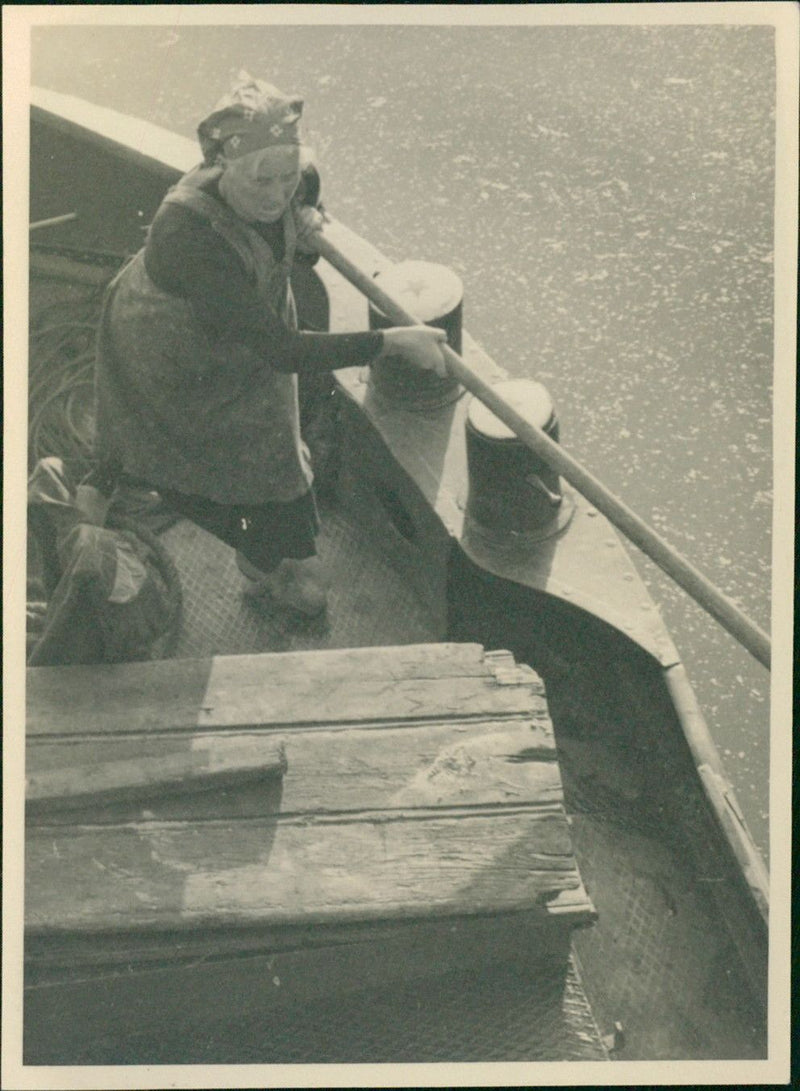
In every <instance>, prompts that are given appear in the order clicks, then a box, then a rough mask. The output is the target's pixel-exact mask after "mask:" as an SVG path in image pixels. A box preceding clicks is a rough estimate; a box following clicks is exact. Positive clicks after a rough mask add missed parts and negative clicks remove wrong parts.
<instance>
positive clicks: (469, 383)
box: [315, 235, 770, 668]
mask: <svg viewBox="0 0 800 1091" xmlns="http://www.w3.org/2000/svg"><path fill="white" fill-rule="evenodd" d="M315 241H316V245H317V249H318V250H319V253H320V254H321V255H322V256H323V257H324V258H325V259H326V260H327V261H328V262H330V264H331V265H333V266H334V268H336V269H338V271H339V272H340V273H341V274H342V275H343V276H344V277H345V278H346V279H347V280H349V281H350V283H351V284H353V286H354V287H356V288H358V290H359V291H360V292H362V293H363V294H364V295H365V296H366V297H367V298H368V299H369V300H371V301H372V303H374V304H375V306H376V307H378V308H379V309H380V310H381V311H382V312H383V314H385V315H386V317H387V318H388V319H389V320H390V321H391V322H394V323H395V324H396V325H398V326H409V325H420V324H421V323H420V321H419V319H417V318H415V316H414V315H413V314H411V313H410V312H409V311H407V310H406V309H405V308H404V307H403V306H402V305H401V304H400V303H399V302H398V301H397V300H396V299H394V298H393V297H392V296H391V295H389V294H388V293H387V292H385V291H384V290H383V289H382V288H381V287H380V285H378V284H377V283H376V281H375V280H374V278H373V277H371V276H369V274H368V273H366V272H365V271H364V270H363V269H361V268H360V267H359V266H358V265H356V264H355V263H354V262H353V261H351V259H350V258H348V257H347V255H346V254H343V253H342V252H341V250H339V248H338V247H337V246H335V245H334V244H333V243H332V242H331V241H330V239H328V238H325V236H324V235H319V236H318V237H317V238H316V240H315ZM444 355H445V358H446V360H447V366H448V368H449V370H450V372H451V374H452V375H453V376H454V377H455V378H457V379H458V380H459V382H460V383H461V384H462V385H463V386H464V387H466V389H467V390H469V391H470V393H472V394H474V395H475V397H476V398H478V399H479V400H480V401H481V402H483V404H484V405H486V406H487V407H488V408H489V409H491V410H492V412H493V413H494V414H495V416H496V417H498V418H499V419H500V420H501V421H502V422H503V423H504V424H505V425H507V426H508V427H509V428H510V429H511V430H512V431H513V432H514V434H515V435H516V436H518V437H519V439H521V440H522V442H523V443H525V444H526V445H527V446H528V447H530V448H531V450H532V451H534V452H535V453H536V454H537V455H538V456H539V457H540V458H541V459H542V460H543V461H544V462H546V463H547V464H548V466H550V467H551V468H552V469H553V470H555V471H556V472H557V473H559V474H560V475H561V476H562V477H563V478H564V479H565V480H566V481H568V482H569V484H570V485H572V486H573V488H575V489H577V490H578V492H579V493H581V494H582V495H583V496H585V497H586V499H587V500H589V501H590V502H591V503H592V504H594V506H595V507H596V508H597V510H598V511H601V512H602V513H603V515H605V516H606V518H607V519H608V520H609V522H611V523H613V524H614V526H615V527H617V528H618V529H619V530H620V531H621V532H622V533H623V534H624V535H625V537H626V538H628V539H629V540H630V541H631V542H633V544H634V545H636V546H638V548H639V549H641V551H642V552H643V553H645V554H646V555H647V556H648V557H649V558H650V559H651V560H652V561H654V562H655V563H656V564H657V565H658V566H659V568H661V569H662V570H663V571H664V572H666V573H667V575H668V576H670V577H671V578H672V579H673V580H674V581H675V582H676V583H677V584H678V585H679V586H680V587H682V588H683V590H684V591H686V593H687V594H688V595H690V596H691V598H693V599H694V600H695V602H697V603H698V604H699V605H700V606H702V607H703V609H704V610H705V611H706V612H707V613H709V614H710V615H711V616H712V617H713V618H715V619H716V620H717V621H718V622H719V624H720V625H722V627H723V628H724V629H726V630H727V631H728V632H729V633H730V634H731V636H733V637H735V638H736V640H738V641H739V643H740V644H742V645H743V646H744V647H745V648H746V649H747V650H748V651H749V652H750V654H751V655H753V656H754V657H755V658H756V659H757V660H758V661H759V662H760V663H762V664H763V665H764V666H765V667H767V668H768V667H769V665H770V640H769V637H768V636H767V634H766V633H765V632H764V631H763V629H761V628H759V627H758V626H757V625H756V624H755V623H754V622H753V621H751V620H750V618H748V617H747V615H746V614H745V613H744V612H743V611H742V610H740V609H739V607H738V606H736V605H735V604H734V603H733V602H732V601H731V600H730V599H729V598H728V597H727V596H726V595H724V594H723V593H722V592H721V591H720V590H719V589H718V588H717V587H715V586H714V584H713V583H711V581H710V580H709V579H707V578H706V577H705V576H704V575H703V574H702V572H700V571H699V570H698V569H697V568H695V567H694V565H692V564H690V563H689V561H687V560H686V558H685V557H683V556H682V555H681V554H680V553H678V552H677V550H675V549H673V547H672V546H671V545H669V543H668V542H666V541H665V539H664V538H662V537H661V535H659V534H657V533H656V532H655V531H654V530H653V529H652V527H650V526H649V525H648V524H647V523H646V522H645V521H644V520H643V519H642V518H640V517H639V516H638V515H637V514H636V513H635V512H633V511H632V510H631V509H630V508H629V507H628V506H627V504H625V503H623V501H622V500H620V499H619V498H618V497H617V496H615V495H614V494H613V493H612V492H611V491H610V490H609V489H607V488H606V487H605V485H603V483H602V482H601V481H599V480H598V479H597V478H596V477H594V475H593V474H591V473H589V471H588V470H586V469H585V468H584V467H583V466H582V465H581V464H580V463H579V462H578V461H577V460H576V459H574V458H573V457H572V456H571V455H570V454H568V453H567V452H566V451H565V450H564V448H563V447H562V446H560V445H559V444H558V443H555V442H554V441H553V440H552V439H550V437H549V436H548V435H546V434H545V433H544V432H543V431H542V429H541V428H537V427H536V425H534V424H531V422H530V421H528V420H526V419H525V418H524V417H522V416H521V415H520V414H519V413H518V412H517V411H516V410H515V409H514V408H513V407H512V406H511V405H509V403H508V402H507V401H506V400H505V399H504V398H503V397H502V396H501V395H500V394H499V393H498V391H497V390H496V389H495V388H494V387H493V386H491V385H490V384H489V383H487V382H486V381H485V380H483V379H482V378H481V377H480V376H479V375H477V374H476V373H475V372H474V371H473V370H472V368H470V367H469V366H468V365H467V364H466V363H465V362H464V361H463V360H462V358H461V357H460V356H459V355H458V354H457V353H455V352H453V350H452V349H451V348H449V346H445V348H444Z"/></svg>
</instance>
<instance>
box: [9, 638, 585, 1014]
mask: <svg viewBox="0 0 800 1091" xmlns="http://www.w3.org/2000/svg"><path fill="white" fill-rule="evenodd" d="M27 685H28V690H27V709H28V745H27V774H28V788H29V794H30V806H29V811H28V816H27V817H28V823H27V846H26V933H27V939H26V945H27V946H26V951H27V956H28V970H29V973H28V979H29V982H33V983H34V984H35V983H36V981H37V980H39V979H40V978H41V979H42V980H44V979H46V978H47V976H48V973H47V967H48V965H50V966H58V975H57V976H58V979H59V980H63V978H64V975H65V974H66V975H67V976H69V969H70V966H72V968H73V969H74V971H75V973H76V974H78V975H79V976H80V977H81V978H82V979H83V980H85V979H86V975H87V972H89V970H90V967H91V966H92V965H95V964H96V965H98V966H99V965H100V964H101V963H102V965H103V967H105V968H106V969H107V968H108V967H109V966H110V965H111V964H112V963H113V962H114V961H115V960H120V961H121V963H124V965H125V970H126V973H127V974H130V973H131V972H133V971H135V970H137V969H141V968H142V967H144V966H146V964H147V963H148V960H150V961H151V962H153V964H155V963H156V962H157V963H158V964H159V965H160V966H162V967H163V965H164V964H165V961H166V962H169V959H170V958H172V957H173V956H175V957H177V956H176V955H175V952H178V951H179V952H181V957H184V958H188V957H189V956H190V955H191V954H192V952H194V953H195V954H197V955H198V957H202V958H206V957H207V956H208V955H209V954H213V956H214V957H215V958H217V959H219V958H220V957H222V958H224V957H225V955H226V953H230V954H232V955H234V954H235V955H241V953H242V952H243V951H251V952H269V951H270V950H279V949H280V950H281V951H283V952H284V953H285V952H287V951H289V950H290V949H291V950H294V951H295V952H298V951H300V950H301V949H305V950H306V951H308V949H310V948H314V949H316V950H321V949H322V948H323V947H324V946H325V944H326V943H327V944H328V946H329V948H330V949H331V950H333V949H334V948H335V947H336V946H337V944H341V943H342V942H343V941H344V939H343V937H346V939H347V943H348V944H349V947H348V950H349V956H348V959H347V960H345V961H346V962H347V964H348V965H353V964H354V963H353V951H354V950H355V949H356V947H357V946H358V945H359V944H362V945H363V944H369V943H371V942H372V943H374V942H375V941H376V938H377V942H378V945H379V946H382V948H384V949H385V950H389V949H390V948H392V945H393V944H395V946H396V945H399V947H398V948H397V949H399V950H403V951H404V954H403V956H402V958H400V959H398V958H397V957H395V958H394V960H392V958H390V959H389V964H390V965H389V970H388V971H387V966H386V965H384V966H382V967H381V969H380V970H376V971H375V972H376V973H380V974H381V975H383V976H384V977H385V976H386V974H387V973H391V972H394V973H396V974H398V975H402V976H404V977H405V976H407V975H409V974H413V973H419V974H423V975H424V974H427V973H430V972H433V969H434V968H435V967H437V966H441V965H444V964H446V963H448V961H450V960H457V959H458V958H464V957H471V956H469V954H468V948H469V937H470V936H472V935H474V937H475V943H477V944H478V945H479V947H480V950H481V952H482V954H481V957H483V958H498V959H501V960H502V959H511V960H515V961H516V960H519V959H520V958H523V959H526V958H528V959H531V960H533V961H536V960H537V959H541V958H542V957H544V956H545V955H546V954H547V951H548V949H549V947H552V952H553V953H555V952H556V951H557V952H558V953H559V957H561V958H564V959H565V958H566V955H565V952H566V946H565V942H566V945H567V946H568V937H569V932H570V930H571V928H572V927H574V926H577V925H583V924H586V923H588V922H590V921H591V920H592V919H593V918H594V910H593V908H592V905H591V902H590V900H589V898H588V896H587V894H586V891H585V890H584V888H583V886H582V884H581V880H580V876H579V874H578V869H577V866H576V862H575V859H574V856H573V854H572V847H571V842H570V834H569V826H568V820H567V816H566V814H565V811H564V806H563V797H562V786H561V779H560V774H559V768H558V763H557V761H556V753H555V744H554V739H553V731H552V725H551V723H550V720H549V717H548V714H547V707H546V703H545V698H544V692H543V687H542V685H541V683H540V681H539V679H538V677H537V676H536V675H535V674H534V672H533V671H532V670H531V669H530V668H528V667H525V666H520V665H517V664H516V663H515V662H514V659H513V657H512V656H511V655H510V654H509V653H507V652H488V653H487V652H485V651H484V650H483V649H482V648H481V647H480V646H479V645H473V644H468V645H457V644H435V645H409V646H403V647H391V648H377V649H376V648H364V649H348V650H329V651H313V652H290V653H280V654H264V655H251V656H228V657H216V658H213V659H205V660H176V661H161V662H153V663H135V664H126V665H120V666H97V667H82V666H81V667H63V668H61V667H55V668H44V667H42V668H30V669H29V671H28V678H27ZM412 933H413V942H412V941H410V940H409V937H410V936H412ZM404 937H405V938H404ZM426 937H427V938H426ZM559 937H561V938H559ZM404 944H405V945H406V946H405V947H404V946H403V945H404ZM239 961H240V962H243V960H242V959H241V958H240V959H239ZM392 966H394V970H393V971H392V969H391V967H392ZM104 972H105V971H104ZM354 972H355V971H354ZM42 975H43V978H42ZM358 975H359V980H360V981H362V982H363V980H364V964H363V960H362V963H361V964H360V967H359V970H358ZM346 976H347V975H346V973H345V972H344V970H343V969H342V966H341V965H340V966H339V967H338V969H337V983H338V984H339V985H342V982H343V981H344V979H345V978H346ZM314 979H315V981H316V985H315V987H317V988H322V987H323V985H324V974H323V975H322V977H320V975H319V974H316V975H315V976H314ZM173 980H174V979H173ZM321 982H322V983H321ZM215 989H216V990H217V993H216V995H219V983H218V982H217V984H216V985H215Z"/></svg>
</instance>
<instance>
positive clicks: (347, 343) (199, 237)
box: [144, 204, 383, 372]
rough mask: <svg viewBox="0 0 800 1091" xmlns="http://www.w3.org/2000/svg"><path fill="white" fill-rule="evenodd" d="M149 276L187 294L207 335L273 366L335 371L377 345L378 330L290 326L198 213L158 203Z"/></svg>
mask: <svg viewBox="0 0 800 1091" xmlns="http://www.w3.org/2000/svg"><path fill="white" fill-rule="evenodd" d="M144 260H145V266H146V268H147V273H148V275H149V276H150V278H151V279H152V280H153V282H154V283H155V284H156V285H157V286H158V287H159V288H161V289H162V291H166V292H170V293H171V294H173V295H177V296H180V297H181V298H182V299H187V300H188V301H189V302H190V303H191V304H192V305H193V306H194V309H195V312H196V314H197V319H198V321H199V322H201V323H202V325H203V326H204V327H205V329H206V330H207V331H208V333H209V335H211V336H213V337H215V338H229V339H230V340H233V341H239V342H242V343H244V344H246V345H248V346H250V347H251V348H252V349H253V350H254V351H255V352H256V353H258V355H259V356H261V357H262V358H263V359H264V360H265V361H266V362H267V363H268V364H269V365H270V366H271V367H274V368H275V369H276V370H278V371H285V372H297V371H300V370H304V369H311V370H326V371H327V370H333V369H336V368H340V367H352V366H361V365H364V364H368V363H371V362H372V361H373V360H374V359H375V358H376V357H377V356H378V355H379V354H380V353H381V351H382V349H383V335H382V334H381V333H380V332H374V333H373V332H369V331H366V332H363V333H337V334H331V333H306V332H303V331H297V330H290V329H289V328H288V327H287V326H286V324H285V323H284V322H283V321H282V319H281V318H280V317H279V315H278V314H277V313H276V312H275V311H274V310H272V309H271V308H270V307H267V306H266V305H265V304H264V302H263V300H262V299H261V298H260V296H259V295H258V294H257V292H256V290H255V288H254V287H253V285H252V284H251V283H250V281H249V280H248V278H247V275H246V273H245V270H244V267H243V265H242V263H241V260H240V259H239V256H238V255H237V254H236V252H235V250H234V249H233V248H232V247H231V246H230V245H229V244H228V243H227V242H226V241H225V240H224V239H223V238H222V237H221V236H220V235H219V234H218V233H217V232H216V231H215V230H214V228H213V227H211V225H210V224H208V223H206V222H205V221H204V220H202V219H201V218H200V217H199V216H197V215H196V214H195V213H193V212H192V211H191V210H190V209H186V208H183V207H181V206H180V205H175V204H167V205H162V207H161V208H160V209H159V211H158V213H157V214H156V217H155V219H154V220H153V223H152V226H151V228H150V232H149V235H148V240H147V244H146V247H145V255H144Z"/></svg>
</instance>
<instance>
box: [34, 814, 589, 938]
mask: <svg viewBox="0 0 800 1091" xmlns="http://www.w3.org/2000/svg"><path fill="white" fill-rule="evenodd" d="M579 882H580V880H579V877H578V873H577V870H576V866H575V861H574V858H573V856H572V849H571V844H570V837H569V830H568V826H567V821H566V817H565V815H564V813H563V809H562V808H560V807H539V808H523V807H520V808H518V809H517V810H516V811H511V812H510V813H509V809H508V808H501V809H498V808H487V809H462V810H461V811H460V812H453V813H451V814H450V815H448V816H440V815H439V814H437V813H436V812H434V811H428V812H427V813H425V812H419V811H417V812H399V813H398V814H397V815H396V816H392V815H389V814H387V812H372V813H371V814H370V815H368V816H353V817H351V819H350V820H349V821H348V820H346V819H344V818H341V817H336V816H330V818H328V819H325V818H322V819H319V818H318V819H316V820H311V819H310V818H309V817H308V816H301V817H300V818H298V819H290V818H278V819H271V820H270V819H265V820H261V821H238V822H219V823H202V824H199V823H194V824H191V825H190V824H183V823H180V824H175V825H159V824H155V823H149V824H143V825H138V826H124V827H111V828H105V829H104V828H102V827H90V828H81V827H77V828H75V827H73V828H70V829H69V830H62V829H59V830H55V829H47V828H45V827H39V828H36V829H33V830H31V831H30V832H29V835H28V838H27V863H26V886H27V895H26V918H27V924H28V928H29V929H31V930H33V931H38V930H42V929H76V930H91V929H97V928H123V929H128V928H137V927H144V926H156V927H180V926H188V927H191V926H194V925H199V924H202V923H204V922H205V923H213V924H215V925H216V926H219V927H225V926H228V925H233V924H242V923H247V922H263V923H281V922H284V923H290V922H292V921H296V920H297V919H298V918H301V919H303V920H304V921H306V922H308V923H311V922H314V921H319V922H324V921H330V922H336V921H341V920H347V919H362V920H363V919H375V918H378V917H380V918H403V917H408V916H429V915H432V916H436V915H441V914H462V913H478V912H497V911H509V910H521V909H529V908H531V907H532V906H534V905H536V904H537V903H539V902H540V901H542V900H546V899H548V898H550V897H553V896H555V895H556V894H557V893H558V892H559V891H560V890H563V889H568V888H570V887H577V886H578V885H579Z"/></svg>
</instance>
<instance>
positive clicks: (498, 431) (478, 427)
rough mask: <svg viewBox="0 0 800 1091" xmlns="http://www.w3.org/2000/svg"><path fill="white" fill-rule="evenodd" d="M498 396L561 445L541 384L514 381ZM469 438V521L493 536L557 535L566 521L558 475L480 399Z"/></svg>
mask: <svg viewBox="0 0 800 1091" xmlns="http://www.w3.org/2000/svg"><path fill="white" fill-rule="evenodd" d="M496 390H497V392H498V394H501V395H502V397H503V398H505V399H506V401H507V402H509V403H510V404H511V405H512V406H513V407H514V409H515V410H516V411H517V412H518V413H520V414H521V415H523V416H524V417H525V418H526V419H528V420H529V421H530V422H531V424H534V425H536V426H537V427H538V428H541V429H542V431H544V432H545V433H546V435H548V436H549V437H550V439H552V440H555V441H556V442H558V417H557V416H556V412H555V409H554V407H553V402H552V400H551V398H550V395H549V394H548V392H547V390H546V389H545V388H544V387H543V386H542V384H541V383H537V382H533V381H532V380H529V379H511V380H508V381H507V382H502V383H498V384H497V386H496ZM466 432H467V466H468V470H469V492H468V496H467V505H466V517H467V519H468V520H470V521H472V522H473V523H475V524H477V525H478V527H480V528H481V529H482V530H483V531H485V532H486V533H488V534H489V535H491V536H500V535H504V534H505V535H509V534H510V535H513V536H522V537H523V538H524V537H533V538H534V539H536V538H541V537H542V533H543V532H545V533H547V532H552V531H553V530H555V529H558V527H559V526H560V525H561V522H562V521H563V518H564V516H565V515H566V511H565V506H564V498H563V495H562V491H561V480H560V478H559V476H558V474H557V473H556V472H555V471H554V470H551V469H550V467H549V466H548V465H547V464H546V463H545V462H543V461H542V460H541V459H540V458H538V456H537V455H535V454H534V452H533V451H531V450H530V448H529V447H527V446H526V445H525V444H524V443H523V442H522V441H521V440H519V439H518V438H517V437H516V436H515V435H514V433H513V432H512V431H511V429H510V428H509V427H508V426H507V425H505V424H503V422H502V421H501V420H499V418H498V417H496V416H495V415H494V413H492V411H491V410H490V409H488V408H487V407H486V406H485V405H483V403H482V402H480V401H478V399H477V398H472V400H471V401H470V404H469V409H468V411H467V422H466Z"/></svg>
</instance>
